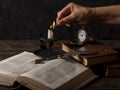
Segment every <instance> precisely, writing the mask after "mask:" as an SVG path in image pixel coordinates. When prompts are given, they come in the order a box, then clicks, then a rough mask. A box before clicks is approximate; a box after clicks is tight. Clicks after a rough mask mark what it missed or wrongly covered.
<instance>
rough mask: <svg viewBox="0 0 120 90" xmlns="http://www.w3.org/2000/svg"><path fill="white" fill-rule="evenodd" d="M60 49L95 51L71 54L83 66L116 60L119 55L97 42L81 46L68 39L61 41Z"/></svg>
mask: <svg viewBox="0 0 120 90" xmlns="http://www.w3.org/2000/svg"><path fill="white" fill-rule="evenodd" d="M62 50H63V51H65V52H72V51H91V52H96V54H93V55H92V54H91V55H79V54H78V55H74V56H72V57H73V58H74V59H75V60H77V61H80V62H81V63H83V64H84V65H85V66H89V65H96V64H102V63H108V62H112V61H117V60H118V57H119V55H118V52H117V51H115V50H113V49H112V48H110V47H108V46H106V45H104V44H102V43H99V42H94V43H86V44H85V45H83V46H81V45H75V44H72V43H71V42H70V41H65V42H63V43H62Z"/></svg>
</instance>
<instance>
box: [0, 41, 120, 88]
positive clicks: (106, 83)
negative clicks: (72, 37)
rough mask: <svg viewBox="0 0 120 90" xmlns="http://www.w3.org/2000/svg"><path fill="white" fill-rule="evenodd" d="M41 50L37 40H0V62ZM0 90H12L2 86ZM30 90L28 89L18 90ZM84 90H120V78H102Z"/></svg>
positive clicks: (58, 46) (57, 44)
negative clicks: (19, 54) (24, 53)
mask: <svg viewBox="0 0 120 90" xmlns="http://www.w3.org/2000/svg"><path fill="white" fill-rule="evenodd" d="M54 47H57V48H60V42H57V43H56V44H55V45H54ZM38 49H40V47H39V41H37V40H0V60H3V59H5V58H8V57H10V56H13V55H16V54H18V53H21V52H23V51H29V52H33V51H35V50H38ZM0 90H12V89H10V88H6V87H3V86H0ZM18 90H28V89H25V88H24V89H18ZM82 90H120V77H116V78H113V77H111V78H110V77H100V78H99V79H97V80H95V81H93V82H91V83H90V84H89V85H87V86H86V87H85V88H83V89H82Z"/></svg>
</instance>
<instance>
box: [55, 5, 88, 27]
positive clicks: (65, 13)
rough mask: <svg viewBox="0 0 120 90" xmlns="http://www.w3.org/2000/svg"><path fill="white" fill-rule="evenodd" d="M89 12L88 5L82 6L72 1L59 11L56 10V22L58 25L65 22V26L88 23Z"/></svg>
mask: <svg viewBox="0 0 120 90" xmlns="http://www.w3.org/2000/svg"><path fill="white" fill-rule="evenodd" d="M89 12H90V8H88V7H83V6H79V5H77V4H74V3H69V4H68V5H67V6H65V7H64V8H63V9H62V10H61V11H59V12H58V14H57V19H56V23H57V24H58V25H63V24H65V25H67V26H70V25H72V24H76V23H80V24H87V23H89V20H88V17H89Z"/></svg>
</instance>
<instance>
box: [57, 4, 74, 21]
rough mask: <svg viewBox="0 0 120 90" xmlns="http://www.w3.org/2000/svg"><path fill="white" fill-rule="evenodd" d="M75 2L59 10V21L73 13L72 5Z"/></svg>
mask: <svg viewBox="0 0 120 90" xmlns="http://www.w3.org/2000/svg"><path fill="white" fill-rule="evenodd" d="M72 5H73V3H70V4H68V5H67V6H66V7H64V8H63V9H62V10H61V11H60V12H58V14H57V15H58V18H57V21H59V20H61V19H62V18H64V17H66V16H67V15H69V14H70V13H71V7H72Z"/></svg>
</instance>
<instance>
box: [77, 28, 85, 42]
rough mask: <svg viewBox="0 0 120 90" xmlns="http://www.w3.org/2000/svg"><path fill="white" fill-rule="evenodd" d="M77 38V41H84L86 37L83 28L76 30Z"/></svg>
mask: <svg viewBox="0 0 120 90" xmlns="http://www.w3.org/2000/svg"><path fill="white" fill-rule="evenodd" d="M78 39H79V42H81V43H83V42H85V41H86V39H87V33H86V31H85V30H84V29H80V30H79V31H78Z"/></svg>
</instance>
